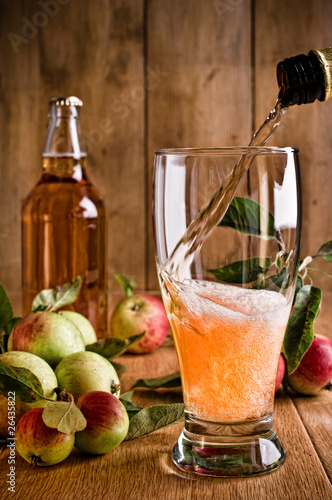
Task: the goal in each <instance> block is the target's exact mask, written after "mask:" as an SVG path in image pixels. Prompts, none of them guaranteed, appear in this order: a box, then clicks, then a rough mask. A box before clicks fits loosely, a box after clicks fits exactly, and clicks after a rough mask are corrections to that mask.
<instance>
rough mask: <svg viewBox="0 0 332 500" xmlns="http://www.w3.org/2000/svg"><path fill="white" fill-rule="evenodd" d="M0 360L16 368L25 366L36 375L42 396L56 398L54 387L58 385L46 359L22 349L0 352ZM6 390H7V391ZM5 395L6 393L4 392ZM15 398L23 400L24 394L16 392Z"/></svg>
mask: <svg viewBox="0 0 332 500" xmlns="http://www.w3.org/2000/svg"><path fill="white" fill-rule="evenodd" d="M0 360H2V361H5V362H6V363H8V364H9V365H10V366H15V367H16V368H27V369H28V370H30V371H31V372H32V373H33V374H34V375H36V377H37V378H38V380H39V382H40V383H41V386H42V388H43V391H44V396H45V397H46V398H49V399H56V397H57V396H56V394H55V392H54V389H55V388H56V387H58V381H57V378H56V376H55V373H54V371H53V370H52V368H51V367H50V365H49V364H48V363H46V361H44V360H43V359H42V358H40V357H39V356H36V355H35V354H31V353H30V352H23V351H8V352H4V353H3V354H0ZM7 392H8V391H7ZM5 396H7V394H5ZM16 399H21V400H24V399H25V398H24V395H22V396H20V395H19V393H18V392H17V393H16Z"/></svg>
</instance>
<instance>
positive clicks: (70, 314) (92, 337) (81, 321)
mask: <svg viewBox="0 0 332 500" xmlns="http://www.w3.org/2000/svg"><path fill="white" fill-rule="evenodd" d="M58 314H60V315H61V316H64V317H65V318H66V319H69V321H72V322H73V323H74V325H76V326H77V328H78V329H79V330H80V332H81V334H82V336H83V339H84V344H85V345H88V344H94V342H97V335H96V332H95V330H94V328H93V326H92V325H91V323H90V321H89V320H88V319H87V318H86V317H85V316H83V315H82V314H80V313H78V312H75V311H59V312H58Z"/></svg>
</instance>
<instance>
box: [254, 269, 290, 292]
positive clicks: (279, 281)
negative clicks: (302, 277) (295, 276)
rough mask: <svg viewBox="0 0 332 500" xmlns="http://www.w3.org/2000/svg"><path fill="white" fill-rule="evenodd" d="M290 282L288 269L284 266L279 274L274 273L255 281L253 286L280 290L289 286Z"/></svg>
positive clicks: (261, 288) (260, 288) (259, 288)
mask: <svg viewBox="0 0 332 500" xmlns="http://www.w3.org/2000/svg"><path fill="white" fill-rule="evenodd" d="M288 283H289V275H288V274H287V269H286V268H285V267H283V268H282V269H281V270H280V271H279V272H278V273H277V274H272V275H271V276H269V277H268V278H264V277H263V279H262V280H261V281H259V282H258V283H255V284H254V285H253V286H252V288H254V289H257V290H275V291H279V290H281V289H284V288H287V284H288Z"/></svg>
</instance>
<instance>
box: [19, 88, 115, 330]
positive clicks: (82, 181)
mask: <svg viewBox="0 0 332 500" xmlns="http://www.w3.org/2000/svg"><path fill="white" fill-rule="evenodd" d="M49 105H50V109H49V127H48V134H47V139H46V144H45V149H44V153H43V168H42V174H41V177H40V179H39V181H38V183H37V185H36V186H35V187H34V188H33V189H32V191H31V192H30V193H29V194H28V196H27V197H26V199H25V200H24V202H23V207H22V267H23V269H22V276H23V279H22V282H23V283H22V286H23V314H27V313H28V312H29V311H30V310H31V304H32V301H33V299H34V297H35V296H36V295H37V294H38V293H39V292H40V291H41V290H43V289H48V288H53V287H55V286H58V285H63V284H65V283H68V282H70V281H72V280H73V279H74V278H76V277H77V276H82V277H83V282H82V287H81V290H80V294H79V296H78V298H77V300H76V301H75V303H74V304H73V305H72V306H69V308H71V309H72V310H74V311H77V312H79V313H81V314H83V315H84V316H86V317H87V318H88V319H89V321H90V322H91V323H92V325H93V327H94V328H95V330H96V333H97V336H98V338H102V337H106V336H107V330H108V329H107V324H108V321H107V319H108V318H107V291H106V286H107V281H106V280H107V276H106V210H105V205H104V201H103V199H102V197H101V195H100V194H99V192H98V191H97V189H96V188H95V187H94V186H93V185H92V183H91V181H90V180H89V178H88V176H87V173H86V165H85V163H86V156H87V155H86V150H85V147H84V144H83V140H82V135H81V129H80V107H81V106H82V101H80V99H78V98H77V97H52V98H51V99H50V101H49Z"/></svg>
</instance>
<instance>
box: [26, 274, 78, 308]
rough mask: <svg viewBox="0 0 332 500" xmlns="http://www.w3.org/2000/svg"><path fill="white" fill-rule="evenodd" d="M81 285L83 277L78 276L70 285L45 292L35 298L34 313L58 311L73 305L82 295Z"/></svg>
mask: <svg viewBox="0 0 332 500" xmlns="http://www.w3.org/2000/svg"><path fill="white" fill-rule="evenodd" d="M81 285H82V276H78V277H77V278H75V279H74V280H73V281H71V282H70V283H66V284H64V285H61V286H56V287H55V288H50V289H48V290H43V291H42V292H40V293H39V294H38V295H37V296H36V297H35V299H34V301H33V303H32V311H33V312H37V311H46V310H47V311H56V310H57V309H60V307H63V306H67V305H69V304H72V303H73V302H75V300H76V299H77V297H78V294H79V293H80V288H81Z"/></svg>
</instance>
